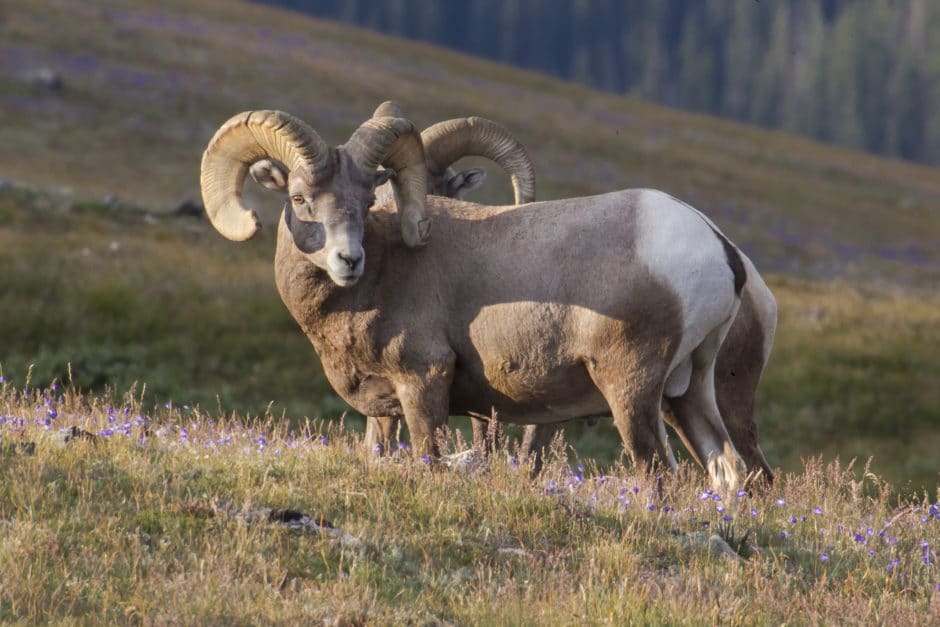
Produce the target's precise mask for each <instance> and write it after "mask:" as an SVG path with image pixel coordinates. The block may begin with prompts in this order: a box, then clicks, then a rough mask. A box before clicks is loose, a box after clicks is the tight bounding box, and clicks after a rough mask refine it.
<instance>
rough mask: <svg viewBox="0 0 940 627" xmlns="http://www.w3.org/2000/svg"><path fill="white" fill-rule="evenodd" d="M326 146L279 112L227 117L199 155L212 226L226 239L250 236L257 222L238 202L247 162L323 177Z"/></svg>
mask: <svg viewBox="0 0 940 627" xmlns="http://www.w3.org/2000/svg"><path fill="white" fill-rule="evenodd" d="M330 150H331V149H330V147H329V146H328V145H327V144H326V142H324V141H323V140H322V139H320V136H319V135H317V133H316V132H315V131H314V130H313V129H312V128H310V126H308V125H307V124H306V123H305V122H303V121H301V120H299V119H297V118H295V117H294V116H292V115H290V114H288V113H284V112H283V111H246V112H244V113H239V114H238V115H236V116H234V117H232V118H230V119H229V120H228V121H227V122H226V123H225V124H223V125H222V126H221V127H220V128H219V130H218V131H216V133H215V135H214V136H213V137H212V139H211V140H210V141H209V145H208V146H207V147H206V151H205V152H204V153H203V155H202V168H201V174H200V187H201V188H202V199H203V202H204V203H205V206H206V214H207V215H208V216H209V220H210V221H211V222H212V226H214V227H215V229H216V230H217V231H218V232H219V233H221V234H222V235H223V236H225V237H227V238H228V239H230V240H234V241H237V242H241V241H245V240H247V239H251V238H252V237H254V235H255V234H256V233H257V232H258V229H260V228H261V223H260V221H259V220H258V214H257V213H255V212H254V211H253V210H251V209H249V208H248V207H246V206H245V204H244V202H242V187H243V185H244V182H245V175H246V174H247V173H248V166H250V165H251V164H252V163H254V162H255V161H258V160H259V159H264V158H272V159H277V160H279V161H281V162H283V163H284V165H286V166H287V168H288V169H289V170H290V171H293V170H295V169H297V168H304V169H305V170H306V171H307V172H309V173H310V174H311V175H314V176H317V175H320V176H322V175H323V174H325V173H326V172H327V171H328V170H329V168H330V166H331V163H332V160H331V159H330Z"/></svg>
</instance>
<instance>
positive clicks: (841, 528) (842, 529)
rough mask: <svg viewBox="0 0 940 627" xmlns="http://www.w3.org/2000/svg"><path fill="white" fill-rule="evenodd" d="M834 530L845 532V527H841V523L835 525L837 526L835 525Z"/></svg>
mask: <svg viewBox="0 0 940 627" xmlns="http://www.w3.org/2000/svg"><path fill="white" fill-rule="evenodd" d="M836 530H837V531H838V532H839V533H845V527H843V526H842V525H837V526H836Z"/></svg>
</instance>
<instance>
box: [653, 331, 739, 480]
mask: <svg viewBox="0 0 940 627" xmlns="http://www.w3.org/2000/svg"><path fill="white" fill-rule="evenodd" d="M723 335H724V333H723V329H716V330H715V331H713V332H712V333H710V334H709V335H708V336H707V337H706V339H705V341H703V342H702V344H701V345H699V346H698V347H697V348H696V349H695V350H694V351H692V355H691V359H692V372H691V377H690V380H689V387H688V390H686V392H685V393H684V394H682V395H681V396H678V397H676V398H670V399H669V404H670V406H671V407H672V412H673V416H674V418H675V421H676V426H677V427H678V430H679V432H680V435H681V437H682V439H683V440H684V441H685V442H686V443H687V444H688V445H690V446H691V448H692V450H693V451H694V452H695V455H696V456H697V457H698V459H699V461H700V462H701V463H704V466H705V468H706V469H707V470H708V474H709V475H710V476H711V478H712V484H713V485H714V487H715V489H716V490H718V491H719V492H721V493H724V494H727V493H729V492H732V491H734V490H735V489H737V488H738V487H739V486H740V485H741V482H742V481H743V479H744V476H745V473H746V470H745V465H744V460H742V459H741V456H740V455H739V454H738V452H737V450H736V449H735V448H734V444H732V442H731V438H730V436H729V435H728V431H727V430H726V429H725V425H724V422H723V421H722V419H721V413H720V412H719V411H718V403H717V401H716V400H715V355H716V354H717V352H718V347H719V345H720V342H721V338H722V337H723Z"/></svg>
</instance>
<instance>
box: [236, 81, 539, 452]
mask: <svg viewBox="0 0 940 627" xmlns="http://www.w3.org/2000/svg"><path fill="white" fill-rule="evenodd" d="M372 117H373V118H379V117H403V115H402V110H401V107H400V106H399V105H398V104H397V103H395V102H392V101H390V100H389V101H385V102H383V103H382V104H380V105H379V106H378V107H377V108H376V110H375V112H374V113H373V114H372ZM421 141H422V143H423V144H424V149H425V158H426V161H427V169H428V176H427V181H428V193H429V194H437V195H439V196H447V197H448V198H463V197H464V196H465V195H466V194H467V193H469V192H471V191H472V190H474V189H476V188H478V187H479V186H480V185H482V184H483V182H484V180H485V179H486V171H485V170H483V169H482V168H470V169H468V170H462V171H459V172H458V171H456V170H454V168H453V167H452V166H453V164H454V163H455V162H457V161H458V160H459V159H462V158H464V157H471V156H474V157H484V158H487V159H490V160H491V161H493V162H495V163H496V164H497V165H499V166H500V167H502V169H503V170H504V171H505V172H506V174H507V175H509V179H510V181H511V183H512V189H513V196H514V199H515V202H516V204H523V203H528V202H532V201H534V200H535V166H534V165H533V163H532V160H531V159H530V158H529V155H528V152H526V149H525V147H524V146H523V145H522V144H521V143H520V142H519V140H517V139H516V138H515V137H514V136H513V135H512V134H511V133H510V132H509V131H508V130H507V129H506V128H505V127H503V126H501V125H500V124H497V123H496V122H493V121H492V120H487V119H485V118H479V117H467V118H454V119H452V120H445V121H443V122H438V123H437V124H434V125H432V126H429V127H428V128H426V129H424V130H423V131H421ZM249 173H250V174H251V177H252V178H253V179H254V180H255V182H257V183H258V184H259V185H262V186H263V187H265V188H266V189H269V190H272V191H276V192H281V193H286V192H287V179H288V175H289V172H288V171H287V168H286V167H285V166H284V164H283V163H281V162H280V161H276V160H273V159H261V160H260V161H256V162H255V163H253V164H252V165H251V166H250V168H249ZM375 196H376V200H375V202H376V203H377V204H382V203H385V202H389V201H391V200H392V199H393V198H394V191H393V189H392V185H391V182H386V183H384V184H383V185H381V186H379V187H378V188H377V189H376V192H375ZM471 420H472V423H473V438H474V446H475V447H476V448H478V449H480V450H484V451H485V450H488V449H489V448H491V447H492V445H493V444H492V443H491V444H490V445H487V443H486V440H487V438H488V436H487V421H485V420H483V419H481V418H477V417H471ZM398 425H399V419H398V418H394V417H391V416H368V417H367V418H366V435H365V438H364V442H365V445H366V446H367V447H368V448H369V449H370V450H374V451H377V452H379V453H386V452H388V451H389V450H390V444H391V443H392V442H393V439H394V436H395V434H396V433H397V432H398ZM553 433H554V429H550V430H549V431H548V433H547V434H546V435H548V436H549V437H550V436H551V434H553ZM526 441H527V442H533V443H536V442H541V441H542V439H533V438H532V437H528V438H527V439H526ZM533 452H535V451H533ZM524 455H525V456H528V453H527V452H526V453H525V454H524ZM536 459H538V457H536Z"/></svg>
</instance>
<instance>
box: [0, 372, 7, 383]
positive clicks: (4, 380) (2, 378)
mask: <svg viewBox="0 0 940 627" xmlns="http://www.w3.org/2000/svg"><path fill="white" fill-rule="evenodd" d="M6 382H7V380H6V377H4V376H3V375H2V374H0V383H6Z"/></svg>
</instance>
